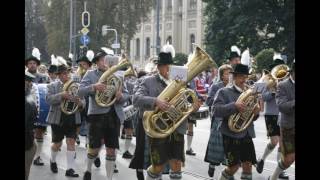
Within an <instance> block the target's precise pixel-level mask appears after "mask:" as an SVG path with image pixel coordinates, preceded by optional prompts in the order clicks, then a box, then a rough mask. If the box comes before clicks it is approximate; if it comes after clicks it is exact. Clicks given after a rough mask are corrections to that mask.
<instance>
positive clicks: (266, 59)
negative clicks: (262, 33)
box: [255, 48, 274, 72]
mask: <svg viewBox="0 0 320 180" xmlns="http://www.w3.org/2000/svg"><path fill="white" fill-rule="evenodd" d="M273 54H274V50H273V49H271V48H270V49H264V50H262V51H260V52H259V53H258V54H257V55H256V56H255V60H256V71H257V72H262V70H263V69H269V66H270V65H271V64H272V63H273Z"/></svg>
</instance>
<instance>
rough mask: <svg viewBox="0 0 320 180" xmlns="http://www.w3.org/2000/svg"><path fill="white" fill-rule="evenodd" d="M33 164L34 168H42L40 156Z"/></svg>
mask: <svg viewBox="0 0 320 180" xmlns="http://www.w3.org/2000/svg"><path fill="white" fill-rule="evenodd" d="M33 164H34V165H36V166H43V165H44V163H43V162H42V159H41V158H40V156H38V157H37V158H36V159H35V160H34V161H33Z"/></svg>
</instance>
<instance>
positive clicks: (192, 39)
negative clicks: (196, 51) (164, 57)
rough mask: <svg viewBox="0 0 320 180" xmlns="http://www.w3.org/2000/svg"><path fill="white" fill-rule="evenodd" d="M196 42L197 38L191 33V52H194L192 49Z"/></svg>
mask: <svg viewBox="0 0 320 180" xmlns="http://www.w3.org/2000/svg"><path fill="white" fill-rule="evenodd" d="M195 42H196V38H195V36H194V34H191V35H190V53H192V51H193V45H192V43H195Z"/></svg>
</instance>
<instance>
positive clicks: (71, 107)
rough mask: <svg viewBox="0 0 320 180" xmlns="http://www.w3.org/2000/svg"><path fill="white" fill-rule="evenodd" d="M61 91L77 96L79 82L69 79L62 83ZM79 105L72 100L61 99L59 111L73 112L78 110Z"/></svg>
mask: <svg viewBox="0 0 320 180" xmlns="http://www.w3.org/2000/svg"><path fill="white" fill-rule="evenodd" d="M63 91H64V92H67V93H69V94H71V95H72V96H73V97H77V96H78V91H79V84H78V83H76V82H74V81H72V80H69V81H67V82H66V83H65V84H64V85H63ZM78 108H79V106H78V104H77V103H76V102H74V101H72V100H67V99H65V100H63V101H62V103H61V111H62V112H64V113H65V114H68V115H70V114H74V113H75V112H76V111H77V110H78Z"/></svg>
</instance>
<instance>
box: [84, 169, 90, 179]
mask: <svg viewBox="0 0 320 180" xmlns="http://www.w3.org/2000/svg"><path fill="white" fill-rule="evenodd" d="M83 180H91V172H89V171H86V172H84V175H83Z"/></svg>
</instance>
